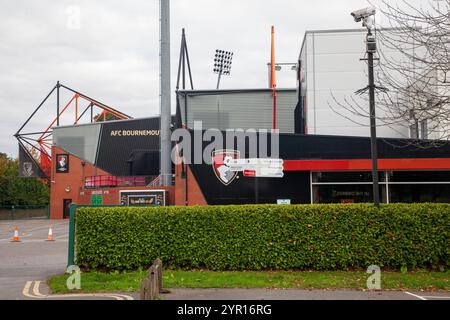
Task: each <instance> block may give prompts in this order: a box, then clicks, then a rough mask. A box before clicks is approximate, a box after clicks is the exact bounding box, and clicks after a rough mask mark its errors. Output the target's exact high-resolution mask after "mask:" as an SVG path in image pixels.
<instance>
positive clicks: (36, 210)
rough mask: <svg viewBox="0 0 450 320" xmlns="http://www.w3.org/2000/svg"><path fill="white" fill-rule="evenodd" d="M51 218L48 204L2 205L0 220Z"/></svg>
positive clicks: (0, 207)
mask: <svg viewBox="0 0 450 320" xmlns="http://www.w3.org/2000/svg"><path fill="white" fill-rule="evenodd" d="M25 219H50V207H49V206H48V205H47V206H0V220H25Z"/></svg>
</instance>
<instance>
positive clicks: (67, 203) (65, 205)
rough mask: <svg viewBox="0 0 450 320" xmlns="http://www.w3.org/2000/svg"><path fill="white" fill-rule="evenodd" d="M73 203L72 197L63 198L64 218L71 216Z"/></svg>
mask: <svg viewBox="0 0 450 320" xmlns="http://www.w3.org/2000/svg"><path fill="white" fill-rule="evenodd" d="M71 203H72V199H64V200H63V218H64V219H69V218H70V204H71Z"/></svg>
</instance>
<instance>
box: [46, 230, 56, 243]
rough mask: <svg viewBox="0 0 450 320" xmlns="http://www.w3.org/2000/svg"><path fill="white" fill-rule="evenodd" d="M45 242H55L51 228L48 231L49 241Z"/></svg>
mask: <svg viewBox="0 0 450 320" xmlns="http://www.w3.org/2000/svg"><path fill="white" fill-rule="evenodd" d="M45 241H55V239H53V230H52V227H50V228H49V229H48V236H47V240H45Z"/></svg>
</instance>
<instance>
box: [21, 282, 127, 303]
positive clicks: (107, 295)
mask: <svg viewBox="0 0 450 320" xmlns="http://www.w3.org/2000/svg"><path fill="white" fill-rule="evenodd" d="M32 284H33V281H27V282H26V283H25V286H24V288H23V290H22V294H23V295H24V296H25V297H28V298H33V299H64V298H89V297H98V298H112V299H115V300H134V299H133V297H131V296H128V295H125V294H118V293H73V294H51V295H44V294H42V293H41V292H40V291H39V286H40V284H41V281H34V286H33V293H32V294H31V293H30V288H31V285H32Z"/></svg>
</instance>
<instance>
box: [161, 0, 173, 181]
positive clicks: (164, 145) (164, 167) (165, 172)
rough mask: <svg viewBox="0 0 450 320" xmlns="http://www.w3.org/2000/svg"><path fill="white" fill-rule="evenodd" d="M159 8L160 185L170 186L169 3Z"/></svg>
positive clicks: (167, 1) (165, 1) (166, 1)
mask: <svg viewBox="0 0 450 320" xmlns="http://www.w3.org/2000/svg"><path fill="white" fill-rule="evenodd" d="M159 6H160V32H161V34H160V73H161V74H160V94H161V97H160V113H161V122H160V123H161V128H160V141H161V146H160V148H161V158H160V160H161V161H160V185H161V186H171V185H172V160H171V157H170V154H171V141H170V123H171V107H170V1H169V0H159Z"/></svg>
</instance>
